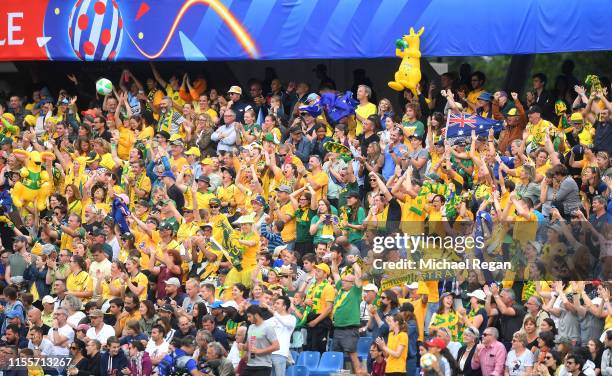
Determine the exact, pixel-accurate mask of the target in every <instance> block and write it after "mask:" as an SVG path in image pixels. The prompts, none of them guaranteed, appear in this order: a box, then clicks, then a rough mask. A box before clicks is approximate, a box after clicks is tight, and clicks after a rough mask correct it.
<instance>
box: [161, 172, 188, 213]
mask: <svg viewBox="0 0 612 376" xmlns="http://www.w3.org/2000/svg"><path fill="white" fill-rule="evenodd" d="M161 178H162V182H163V183H164V185H165V186H166V193H167V194H168V198H170V200H172V201H174V204H175V207H176V210H178V212H179V213H181V215H183V207H184V206H185V196H184V195H183V192H181V190H180V189H179V187H177V186H176V184H175V182H176V177H175V176H174V174H173V173H172V171H164V172H163V173H162V174H161Z"/></svg>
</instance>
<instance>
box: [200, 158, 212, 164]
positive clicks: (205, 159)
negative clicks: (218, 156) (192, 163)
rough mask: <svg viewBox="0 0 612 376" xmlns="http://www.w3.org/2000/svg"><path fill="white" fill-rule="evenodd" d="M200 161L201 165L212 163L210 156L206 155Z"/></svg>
mask: <svg viewBox="0 0 612 376" xmlns="http://www.w3.org/2000/svg"><path fill="white" fill-rule="evenodd" d="M201 163H202V164H203V165H211V164H213V160H212V158H210V157H206V158H204V159H202V162H201Z"/></svg>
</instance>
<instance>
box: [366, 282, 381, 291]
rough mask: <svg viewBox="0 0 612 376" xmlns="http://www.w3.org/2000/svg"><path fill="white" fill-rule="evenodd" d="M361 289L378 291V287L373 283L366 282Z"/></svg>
mask: <svg viewBox="0 0 612 376" xmlns="http://www.w3.org/2000/svg"><path fill="white" fill-rule="evenodd" d="M363 291H374V292H375V293H378V287H377V286H376V285H375V284H373V283H368V284H367V285H365V286H363Z"/></svg>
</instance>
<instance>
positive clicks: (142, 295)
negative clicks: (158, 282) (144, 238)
mask: <svg viewBox="0 0 612 376" xmlns="http://www.w3.org/2000/svg"><path fill="white" fill-rule="evenodd" d="M125 268H126V270H127V273H126V274H125V275H124V278H123V282H124V283H125V287H126V291H127V290H129V291H131V292H132V293H133V294H134V295H136V296H137V297H138V298H139V299H140V300H141V301H145V300H146V299H147V291H148V290H149V279H148V278H147V276H146V275H144V274H143V273H142V272H141V271H140V263H139V260H138V258H136V257H130V258H129V259H128V260H127V262H126V263H125Z"/></svg>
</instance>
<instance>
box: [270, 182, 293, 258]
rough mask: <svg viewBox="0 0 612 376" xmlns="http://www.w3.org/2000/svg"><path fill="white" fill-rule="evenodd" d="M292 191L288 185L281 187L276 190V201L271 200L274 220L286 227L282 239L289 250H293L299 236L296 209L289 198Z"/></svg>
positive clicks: (271, 213)
mask: <svg viewBox="0 0 612 376" xmlns="http://www.w3.org/2000/svg"><path fill="white" fill-rule="evenodd" d="M292 191H293V190H292V189H291V187H289V186H288V185H281V186H280V187H278V188H276V199H272V200H270V215H271V216H272V218H273V220H280V221H282V222H283V224H284V227H283V230H282V231H281V237H282V238H283V241H284V242H285V244H287V249H289V250H293V248H294V246H295V238H296V234H297V232H296V231H297V230H296V228H297V227H296V219H295V209H294V208H293V204H292V203H291V199H290V198H289V195H290V194H291V192H292Z"/></svg>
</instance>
